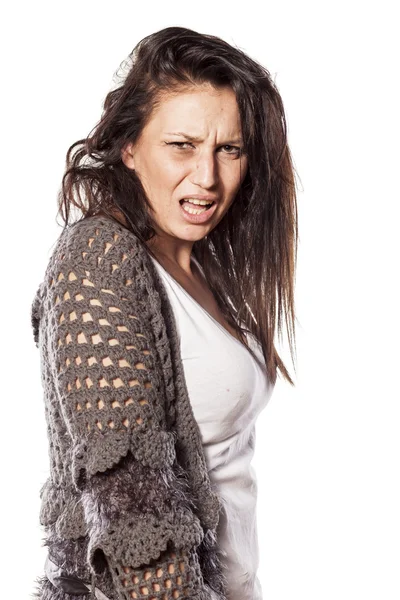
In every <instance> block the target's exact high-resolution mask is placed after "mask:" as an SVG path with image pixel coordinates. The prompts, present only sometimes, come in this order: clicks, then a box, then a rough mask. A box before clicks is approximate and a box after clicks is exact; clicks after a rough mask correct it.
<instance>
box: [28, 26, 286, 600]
mask: <svg viewBox="0 0 400 600" xmlns="http://www.w3.org/2000/svg"><path fill="white" fill-rule="evenodd" d="M114 84H115V85H114V87H113V89H112V90H111V91H110V92H109V93H108V95H107V97H106V99H105V102H104V112H103V115H102V118H101V120H100V121H99V123H98V125H97V126H96V127H95V129H94V131H93V132H91V134H90V135H89V136H88V137H87V138H86V139H83V140H79V141H78V142H76V143H75V144H73V146H72V147H71V148H70V149H69V151H68V155H67V171H66V173H65V175H64V178H63V185H62V189H61V192H60V202H59V209H60V212H61V213H62V215H63V218H64V222H65V227H64V230H63V232H62V234H61V235H60V237H59V240H58V242H57V244H56V246H55V249H54V251H53V254H52V256H51V258H50V261H49V264H48V267H47V269H46V273H45V277H44V280H43V282H42V283H41V285H40V286H39V289H38V291H37V293H36V295H35V298H34V301H33V304H32V325H33V329H34V337H35V341H36V343H37V345H38V346H39V348H40V351H41V358H42V360H41V365H42V381H43V387H44V400H45V406H46V419H47V424H48V432H49V442H50V451H49V452H50V454H49V455H50V476H49V478H48V480H47V481H46V482H45V484H44V486H43V488H42V490H41V499H42V507H41V515H40V522H41V524H42V525H43V526H44V527H45V531H46V538H45V542H44V544H45V545H47V546H48V557H47V560H46V564H45V574H44V576H42V577H39V578H38V588H37V591H36V592H35V594H34V597H35V598H37V599H39V598H40V599H41V600H67V599H69V600H71V599H72V600H74V599H75V597H76V598H78V597H80V598H81V597H82V596H85V595H86V596H89V594H90V596H91V597H93V598H99V599H103V600H104V599H107V598H108V599H109V600H126V599H128V598H142V597H143V598H144V597H146V598H147V599H148V600H149V599H151V598H163V599H166V598H185V597H189V598H192V599H193V598H195V599H197V600H206V599H207V600H208V599H214V600H215V599H217V600H225V599H226V598H229V599H230V600H236V599H239V598H240V600H259V599H261V598H262V592H261V586H260V582H259V580H258V577H257V574H256V571H257V567H258V545H257V531H256V490H257V485H256V477H255V473H254V470H253V469H252V466H251V464H250V461H251V458H252V456H253V452H254V443H255V422H256V419H257V416H258V415H259V413H260V412H261V410H262V409H263V408H264V407H265V405H266V404H267V402H268V400H269V398H270V397H271V394H272V391H273V387H274V385H275V381H276V377H277V369H279V370H280V371H281V373H282V374H283V376H284V377H285V378H286V379H287V380H288V381H289V382H290V383H291V384H293V382H292V380H291V378H290V376H289V374H288V372H287V370H286V368H285V366H284V364H283V362H282V361H281V359H280V358H279V356H278V353H277V351H276V349H275V346H274V334H275V327H276V319H277V320H278V328H280V324H281V317H282V312H283V311H284V310H285V311H286V314H285V316H286V322H287V323H288V322H289V324H291V329H292V330H293V322H294V310H293V304H294V302H293V281H294V263H295V252H296V245H297V221H296V216H297V215H296V196H295V186H294V170H293V166H292V162H291V157H290V152H289V149H288V145H287V139H286V128H285V116H284V110H283V105H282V101H281V98H280V95H279V93H278V91H277V89H276V87H275V85H274V84H273V82H272V81H271V78H270V76H269V73H268V71H266V70H265V69H264V68H263V67H261V66H260V65H259V64H257V63H256V62H255V61H254V60H252V59H250V58H249V57H247V56H246V55H245V54H244V53H243V52H242V51H240V50H238V49H236V48H233V47H232V46H230V45H229V44H227V43H226V42H224V41H223V40H221V39H219V38H216V37H213V36H209V35H203V34H199V33H197V32H195V31H192V30H189V29H185V28H181V27H168V28H166V29H163V30H161V31H158V32H156V33H154V34H153V35H150V36H148V37H146V38H144V39H143V40H142V41H141V42H140V43H139V44H138V45H137V46H136V47H135V48H134V50H133V52H132V53H131V54H130V55H129V57H128V59H127V60H126V61H125V62H124V63H123V65H122V67H121V68H120V69H119V71H117V73H116V75H115V78H114ZM73 151H74V152H73ZM71 207H75V208H77V209H78V210H79V211H80V213H81V214H82V218H81V219H79V220H78V221H75V222H74V223H70V221H69V214H70V209H71ZM276 299H278V302H276Z"/></svg>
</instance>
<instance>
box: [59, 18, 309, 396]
mask: <svg viewBox="0 0 400 600" xmlns="http://www.w3.org/2000/svg"><path fill="white" fill-rule="evenodd" d="M114 83H115V85H114V89H111V90H110V91H109V92H108V93H107V95H106V97H105V100H104V104H103V112H102V115H101V118H100V120H99V122H98V123H97V124H96V126H95V127H94V128H93V129H92V131H91V132H90V133H89V135H88V136H87V137H86V138H84V139H81V140H78V141H77V142H75V143H74V144H73V145H72V146H71V147H70V148H69V149H68V152H67V157H66V170H65V173H64V175H63V179H62V185H61V189H60V191H59V195H58V209H59V214H61V215H62V218H63V221H64V223H65V225H69V224H70V209H71V208H72V207H75V208H77V209H78V210H79V212H80V219H84V218H88V217H91V216H94V215H96V214H99V213H103V214H107V215H109V216H110V217H111V218H116V216H115V215H116V211H117V212H119V213H120V214H123V215H124V217H125V223H124V226H125V227H127V228H128V229H129V230H130V231H132V233H133V234H134V235H136V237H137V238H138V239H139V240H140V241H141V242H142V243H143V244H144V243H145V242H146V241H148V240H149V239H151V238H152V237H153V236H154V235H155V234H156V231H155V228H154V221H153V219H152V214H151V210H149V208H150V204H149V199H148V198H147V196H146V193H145V191H144V188H143V186H142V184H141V182H140V179H139V177H138V175H137V174H136V173H135V171H134V170H132V169H129V168H128V167H126V165H125V164H124V162H123V161H122V158H121V152H122V149H123V148H124V147H125V146H126V144H127V143H129V142H133V143H134V142H135V141H136V140H138V138H139V137H140V134H141V132H142V130H143V129H144V127H145V125H146V124H147V122H148V121H149V119H150V118H151V115H152V112H153V110H154V109H155V108H156V107H157V105H158V104H159V103H160V102H162V98H163V97H164V96H165V94H168V93H179V91H180V90H185V89H190V88H191V87H193V86H198V85H201V84H204V83H208V84H211V85H212V86H213V87H214V88H216V89H219V88H222V87H226V86H229V87H230V88H231V89H232V90H233V91H234V93H235V95H236V100H237V104H238V109H239V114H240V122H241V130H242V139H243V152H244V153H245V154H246V155H247V159H248V170H247V173H246V176H245V178H244V180H243V182H242V184H241V186H240V188H239V190H238V193H237V195H236V197H235V201H234V202H233V203H232V204H231V206H230V208H229V209H228V211H227V212H226V214H225V215H224V216H223V218H222V219H221V221H220V222H219V223H218V224H217V225H216V226H215V227H214V229H212V231H210V232H209V233H208V234H207V235H206V236H205V237H204V238H202V239H201V240H198V241H195V242H194V244H193V253H194V256H195V258H196V259H197V260H198V261H199V263H200V264H201V266H202V267H203V270H204V273H205V276H206V279H207V282H208V285H209V287H210V289H211V291H212V293H213V295H214V297H215V299H216V301H217V303H218V306H219V309H220V310H221V312H222V314H223V315H224V317H225V318H226V320H227V322H228V323H229V324H230V325H231V326H232V327H233V328H234V329H235V330H236V331H237V332H238V333H239V334H240V335H241V337H242V339H243V333H245V332H249V333H251V334H252V335H253V336H254V337H255V338H256V340H257V341H258V342H259V343H260V345H261V347H262V352H263V355H264V359H265V365H266V374H267V376H268V377H269V379H270V381H272V382H273V383H275V381H276V377H277V370H278V369H279V371H280V372H281V374H282V375H283V377H284V378H285V379H286V380H287V381H288V382H289V383H290V384H291V385H293V381H292V379H291V377H290V375H289V373H288V371H287V369H286V367H285V365H284V364H283V361H282V359H281V358H280V356H279V354H278V352H277V349H276V347H275V341H276V338H275V335H276V333H278V334H279V336H280V338H281V335H282V320H283V318H285V323H286V327H287V332H288V339H289V345H290V351H291V356H292V359H293V351H294V349H295V341H294V340H295V311H294V278H295V264H296V255H297V236H298V230H297V206H296V186H295V171H294V167H293V162H292V158H291V153H290V150H289V147H288V142H287V125H286V119H285V112H284V107H283V103H282V99H281V96H280V94H279V92H278V89H277V87H276V85H275V83H274V81H273V80H272V78H271V75H270V73H269V71H268V70H267V69H266V68H265V67H263V66H261V65H260V64H259V63H258V62H256V61H255V60H254V59H252V58H250V57H249V56H248V55H246V54H245V53H244V52H243V51H242V50H240V49H239V48H236V47H234V46H232V45H230V44H228V43H227V42H226V41H224V40H222V39H220V38H219V37H215V36H213V35H206V34H202V33H198V32H196V31H193V30H191V29H187V28H184V27H167V28H165V29H161V30H160V31H157V32H155V33H153V34H151V35H148V36H147V37H145V38H143V39H142V40H141V41H140V42H139V43H138V44H137V45H136V46H135V47H134V49H133V50H132V52H131V53H130V55H129V57H128V59H127V60H125V61H124V63H123V64H121V66H120V69H119V71H117V72H116V74H115V75H114ZM146 248H147V247H146ZM147 249H148V251H149V252H150V253H151V250H150V249H149V248H147ZM245 343H247V342H246V341H245ZM249 350H250V348H249ZM250 351H251V350H250Z"/></svg>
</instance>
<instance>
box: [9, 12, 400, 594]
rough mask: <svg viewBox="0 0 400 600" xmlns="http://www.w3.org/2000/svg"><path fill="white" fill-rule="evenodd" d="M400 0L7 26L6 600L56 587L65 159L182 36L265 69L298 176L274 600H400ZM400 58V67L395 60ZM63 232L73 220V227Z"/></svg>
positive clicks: (275, 404) (266, 507) (266, 489)
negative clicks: (162, 48) (140, 70)
mask: <svg viewBox="0 0 400 600" xmlns="http://www.w3.org/2000/svg"><path fill="white" fill-rule="evenodd" d="M394 5H395V3H394V2H393V3H390V2H387V1H381V2H375V3H374V2H368V1H364V2H356V1H354V0H353V1H350V2H349V1H347V2H344V1H343V0H336V2H332V3H328V2H321V1H319V2H317V1H315V2H311V1H308V0H303V1H302V2H294V1H293V2H289V1H287V0H279V1H275V2H259V3H257V2H252V1H251V0H250V1H247V2H244V3H238V4H236V3H234V2H215V1H213V2H207V1H202V2H172V3H171V2H168V3H165V4H161V3H160V5H155V4H154V3H153V2H151V3H150V2H141V3H135V2H118V1H115V0H114V1H113V2H107V3H106V2H104V3H101V2H92V1H90V2H89V1H86V2H79V3H78V2H72V1H71V0H69V1H68V2H53V3H50V2H48V3H47V2H14V3H12V4H11V3H8V4H7V8H6V10H5V9H4V8H3V9H2V15H1V23H2V24H1V53H0V54H1V103H2V107H1V113H0V114H1V123H2V127H1V144H0V148H1V167H2V190H1V191H2V193H1V213H2V214H1V217H2V220H1V223H2V233H1V236H0V239H1V242H0V243H1V246H2V252H1V259H2V265H1V274H2V280H1V282H2V294H1V316H2V323H1V333H2V350H3V352H2V368H3V374H2V394H1V395H2V404H3V408H4V410H3V418H2V432H1V444H2V476H1V479H2V500H1V502H2V515H3V519H2V525H1V528H2V541H3V543H2V546H3V551H5V552H6V556H5V559H4V558H3V559H2V571H3V576H2V582H1V588H2V593H1V595H2V597H4V598H16V597H18V598H21V599H22V598H31V594H32V592H33V581H34V579H35V577H36V576H37V575H40V574H42V568H43V563H44V558H45V554H46V552H45V549H44V548H41V541H42V535H43V534H42V531H41V529H40V527H39V521H38V514H39V506H40V503H39V489H40V487H41V485H42V483H43V482H44V481H45V479H46V477H47V474H48V457H47V440H46V427H45V421H44V408H43V404H42V395H41V384H40V376H39V355H38V350H37V349H36V347H35V345H34V342H33V336H32V332H31V325H30V304H31V300H32V297H33V294H34V292H35V290H36V288H37V286H38V284H39V283H40V281H41V278H42V276H43V272H44V269H45V266H46V264H47V259H48V256H49V254H50V252H51V248H52V246H53V244H54V242H55V241H56V239H57V237H58V235H59V233H60V231H61V226H60V224H58V223H56V220H55V215H56V194H57V191H58V189H59V186H60V182H61V177H62V174H63V169H64V160H65V153H66V150H67V148H68V147H69V146H70V145H71V144H72V143H73V142H74V141H76V140H78V139H80V138H82V137H85V136H86V135H87V134H88V133H89V131H90V130H91V129H92V127H93V126H94V125H95V124H96V122H97V120H98V119H99V117H100V113H101V103H102V101H103V99H104V97H105V95H106V92H107V90H108V87H109V85H110V83H111V77H112V74H113V72H114V70H115V69H116V68H117V66H118V65H119V63H120V62H121V61H122V60H123V59H124V58H125V57H126V55H127V54H128V53H129V52H130V50H131V49H132V48H133V46H134V45H135V44H136V43H137V42H138V41H139V40H140V39H141V38H142V37H144V36H145V35H148V34H150V33H152V32H155V31H157V30H159V29H161V28H163V27H167V26H171V25H181V26H187V27H189V28H192V29H195V30H197V31H199V32H203V33H210V34H214V35H217V36H220V37H222V38H224V39H225V40H226V41H228V42H229V43H231V44H234V45H237V46H239V47H240V48H241V49H242V50H244V51H245V52H247V53H248V54H249V55H250V56H252V57H253V58H255V59H256V60H258V61H259V62H261V63H262V64H263V65H264V66H266V67H267V68H268V69H269V71H270V72H271V74H272V76H273V77H274V79H275V81H276V83H277V85H278V88H279V90H280V92H281V94H282V97H283V101H284V104H285V109H286V114H287V121H288V128H289V143H290V147H291V150H292V153H293V157H294V161H295V167H296V170H297V172H298V177H299V184H298V185H299V193H298V209H299V229H300V239H299V254H298V269H297V285H296V308H297V327H298V329H297V363H296V365H297V371H296V373H295V372H294V370H293V366H292V364H291V362H290V356H289V354H288V348H287V344H286V345H284V346H285V347H284V348H283V352H284V354H283V357H284V360H285V363H286V366H287V367H288V368H289V370H290V372H291V374H292V375H293V377H295V384H296V385H295V387H291V386H289V385H288V384H286V383H284V382H283V381H278V383H277V385H276V388H275V392H274V395H273V398H272V400H271V401H270V403H269V404H268V406H267V408H266V409H265V411H264V412H263V413H262V415H261V416H260V418H259V421H258V424H257V448H256V456H255V459H254V461H253V464H254V467H255V469H256V472H257V476H258V486H259V501H258V502H259V504H258V527H259V540H260V568H259V577H260V580H261V583H262V587H263V592H264V598H265V600H293V599H294V598H296V599H298V598H307V600H321V599H324V600H330V599H332V600H333V599H334V600H337V599H338V598H340V600H356V599H360V600H361V599H362V600H367V599H368V600H369V599H378V598H379V599H380V598H385V600H392V599H393V600H395V599H396V600H398V599H399V598H400V579H399V564H400V543H399V540H400V515H399V506H400V491H399V489H400V488H399V456H400V453H399V451H400V441H399V416H400V411H399V399H400V398H399V391H398V385H399V384H398V375H399V368H398V363H399V352H398V339H399V324H398V310H399V293H398V274H399V267H398V262H399V261H398V220H399V217H400V214H399V200H400V198H399V186H398V182H399V168H398V162H399V153H398V144H399V116H398V112H399V106H400V98H399V91H398V85H399V82H398V72H399V68H398V52H399V48H398V47H396V38H398V21H397V20H396V19H395V15H394ZM396 54H397V56H396ZM59 222H60V223H61V221H60V220H59Z"/></svg>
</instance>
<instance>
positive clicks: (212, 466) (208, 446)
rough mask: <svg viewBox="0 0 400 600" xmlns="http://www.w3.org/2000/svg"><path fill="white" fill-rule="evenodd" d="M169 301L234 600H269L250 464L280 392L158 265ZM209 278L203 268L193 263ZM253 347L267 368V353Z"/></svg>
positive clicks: (238, 344) (241, 347)
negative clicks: (263, 417) (265, 416)
mask: <svg viewBox="0 0 400 600" xmlns="http://www.w3.org/2000/svg"><path fill="white" fill-rule="evenodd" d="M151 259H152V260H153V263H154V264H155V266H156V268H157V270H158V272H159V274H160V276H161V278H162V280H163V282H164V283H165V288H166V290H167V293H168V297H169V300H170V302H171V305H172V308H173V312H174V315H175V320H176V325H177V329H178V334H179V337H180V348H181V357H182V362H183V367H184V373H185V379H186V385H187V388H188V393H189V398H190V403H191V405H192V408H193V413H194V416H195V418H196V421H197V423H198V425H199V429H200V433H201V437H202V443H203V449H204V454H205V457H206V462H207V466H208V472H209V476H210V480H211V482H212V485H213V488H214V489H215V491H217V492H218V494H219V496H220V498H221V500H222V502H223V510H222V511H221V514H220V521H219V524H218V529H217V535H218V547H219V549H220V553H221V554H220V558H221V562H222V564H223V568H224V574H225V577H226V579H227V582H228V590H229V594H228V597H229V600H262V590H261V584H260V581H259V579H258V577H257V569H258V564H259V548H258V538H257V520H256V502H257V478H256V474H255V471H254V468H253V467H252V465H251V464H250V462H251V459H252V457H253V454H254V446H255V423H256V419H257V417H258V415H259V414H260V412H261V411H262V410H263V408H264V407H265V406H266V404H267V403H268V400H269V399H270V397H271V394H272V391H273V385H272V384H271V383H270V382H269V380H268V379H267V377H266V376H265V374H264V373H263V371H262V369H261V367H260V365H259V364H258V362H257V361H256V360H255V359H254V358H253V357H252V356H251V354H250V353H249V351H248V350H247V349H246V347H245V346H244V345H243V344H242V343H241V342H240V341H239V340H237V339H236V338H235V337H234V336H233V335H232V334H231V333H230V332H228V331H227V330H226V329H225V327H223V326H222V325H221V324H220V323H218V321H216V320H215V319H214V317H212V316H211V315H210V314H209V313H208V312H207V311H206V310H205V309H204V308H203V307H202V306H201V305H200V304H199V303H198V302H197V301H196V300H195V299H194V298H193V297H192V296H191V295H190V294H189V293H188V292H187V291H186V290H185V289H184V288H183V287H182V286H181V285H180V284H179V283H178V282H177V281H176V280H175V279H174V278H173V277H172V276H171V275H170V274H169V273H168V272H167V271H166V270H165V269H164V268H163V267H162V265H161V264H160V263H159V262H158V261H156V260H155V259H153V257H151ZM192 260H193V261H195V262H196V264H197V265H198V267H199V269H200V271H201V272H202V274H203V277H204V271H203V270H202V268H201V266H200V264H199V263H198V261H196V259H195V258H194V257H193V256H192ZM247 339H248V340H249V344H250V346H251V348H252V349H254V350H255V352H256V354H257V356H258V357H259V360H260V361H261V364H264V357H263V355H262V352H261V349H260V346H259V344H258V342H257V341H256V340H255V338H254V337H253V336H252V335H250V334H248V336H247Z"/></svg>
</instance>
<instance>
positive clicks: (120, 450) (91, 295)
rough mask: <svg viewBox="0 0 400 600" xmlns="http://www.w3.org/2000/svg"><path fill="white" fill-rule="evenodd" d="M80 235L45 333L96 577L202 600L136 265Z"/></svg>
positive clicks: (150, 593)
mask: <svg viewBox="0 0 400 600" xmlns="http://www.w3.org/2000/svg"><path fill="white" fill-rule="evenodd" d="M78 228H79V224H78V225H77V226H76V233H75V234H74V235H73V236H71V240H70V243H69V245H68V246H67V247H66V249H65V252H64V253H63V254H62V256H61V257H60V259H59V260H57V261H55V264H54V268H52V269H50V271H49V272H48V277H49V285H48V287H47V293H46V297H45V298H44V299H43V302H44V313H45V314H44V318H45V326H44V327H43V328H41V330H40V331H41V335H43V336H44V340H43V342H44V343H45V344H46V347H47V358H48V360H49V363H50V368H51V373H52V377H53V381H54V385H55V389H56V394H57V402H58V405H59V409H60V411H61V414H62V418H63V419H64V421H65V423H66V426H67V429H68V432H69V435H70V439H71V444H72V463H71V465H70V469H71V481H72V484H73V485H74V487H75V489H76V490H79V491H80V492H81V498H82V504H83V508H84V513H85V520H86V522H87V525H88V535H89V546H88V562H89V564H90V567H91V569H92V571H93V572H96V573H101V572H102V571H103V570H104V568H105V567H106V566H107V565H108V567H109V569H110V572H111V574H112V577H113V581H114V585H115V589H116V591H117V593H118V598H120V599H121V600H128V599H129V600H131V599H132V598H142V597H146V598H152V597H155V598H165V599H167V598H183V597H186V596H189V597H190V598H196V597H197V593H198V592H199V591H200V590H201V589H202V587H203V578H202V574H201V570H200V568H199V564H198V558H197V554H196V552H195V548H196V547H197V546H198V545H199V544H200V542H201V541H202V539H203V536H204V532H203V529H202V526H201V523H200V521H199V519H198V517H197V516H196V515H195V514H194V512H193V511H192V507H191V506H190V504H189V502H188V501H187V497H186V494H185V483H184V481H183V479H182V478H179V477H178V476H177V472H178V471H177V465H176V464H175V459H176V454H175V444H174V436H173V434H172V433H171V432H169V431H167V430H166V427H165V414H164V410H163V402H162V399H161V398H160V393H161V390H162V385H161V381H160V380H159V377H160V375H159V372H158V373H157V370H156V361H157V357H156V356H155V351H153V349H154V342H153V340H152V331H151V328H150V327H146V326H145V323H144V322H143V320H142V318H141V311H140V303H138V304H137V305H136V306H135V302H134V301H133V299H134V297H135V294H134V293H133V289H134V288H133V286H134V281H133V280H132V279H129V278H128V279H127V278H126V277H125V272H126V271H124V274H123V270H122V268H121V267H122V263H123V262H124V261H125V260H127V259H128V254H127V252H125V251H124V247H123V244H122V243H119V242H120V238H119V234H115V235H112V231H110V240H109V244H105V245H104V244H103V243H102V244H96V239H95V235H91V236H89V235H86V237H85V236H83V235H82V234H83V233H87V232H89V231H90V228H86V229H85V228H82V232H79V233H78V231H79V230H78ZM46 311H47V314H46ZM42 318H43V317H42ZM39 341H40V340H39ZM161 368H162V367H161ZM163 594H164V595H163Z"/></svg>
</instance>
